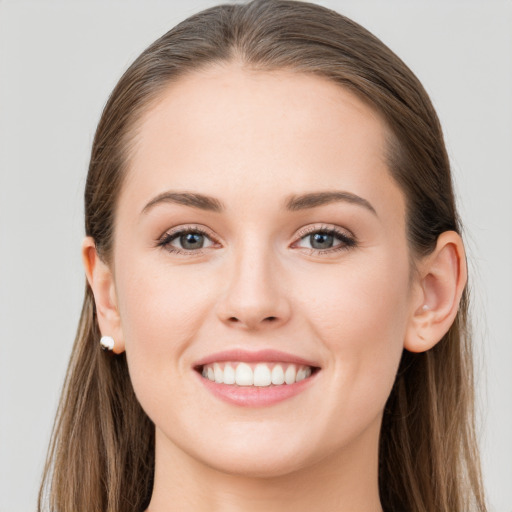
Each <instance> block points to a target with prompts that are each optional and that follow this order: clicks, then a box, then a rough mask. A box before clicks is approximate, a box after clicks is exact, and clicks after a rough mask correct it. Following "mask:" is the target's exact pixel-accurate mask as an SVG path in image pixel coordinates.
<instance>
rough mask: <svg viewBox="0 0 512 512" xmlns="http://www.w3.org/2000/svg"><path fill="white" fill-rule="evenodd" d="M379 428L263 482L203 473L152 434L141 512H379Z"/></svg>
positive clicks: (206, 469)
mask: <svg viewBox="0 0 512 512" xmlns="http://www.w3.org/2000/svg"><path fill="white" fill-rule="evenodd" d="M379 428H380V422H379V424H377V425H374V426H372V427H371V428H370V429H368V430H367V431H366V432H365V433H363V434H362V435H361V436H360V437H359V438H358V439H356V440H354V441H353V442H352V443H351V445H350V446H348V447H344V448H343V449H342V450H340V451H339V452H337V453H333V454H331V455H330V456H329V457H327V458H324V459H322V460H320V461H318V462H316V463H315V464H313V465H308V466H307V467H303V468H300V469H297V470H296V471H293V472H291V473H287V474H285V475H280V476H274V477H268V478H261V477H249V476H244V475H237V474H228V473H225V472H222V471H219V470H217V469H215V468H212V467H208V466H206V465H205V464H203V463H202V462H200V461H198V460H197V459H194V458H192V457H190V456H189V455H188V454H186V453H184V452H183V451H182V450H180V449H179V448H178V447H177V446H176V445H174V444H173V443H171V442H170V441H169V440H168V439H167V438H166V437H165V436H164V435H163V434H162V433H161V432H159V430H158V429H157V432H156V465H155V480H154V487H153V495H152V498H151V503H150V506H149V508H148V509H147V511H146V512H168V511H170V510H180V511H181V512H195V511H197V510H201V511H205V512H206V511H208V512H235V511H240V510H243V511H244V512H255V511H261V510H265V511H266V512H277V511H279V512H292V511H293V512H310V511H311V510H314V511H316V512H324V511H325V512H327V511H329V512H331V511H336V512H354V511H357V512H382V507H381V504H380V499H379V490H378V433H379ZM369 441H370V442H369Z"/></svg>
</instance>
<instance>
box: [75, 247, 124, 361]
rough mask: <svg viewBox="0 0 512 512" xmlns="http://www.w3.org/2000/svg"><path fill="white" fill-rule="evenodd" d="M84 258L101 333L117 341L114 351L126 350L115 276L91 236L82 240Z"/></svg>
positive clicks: (118, 352) (117, 352)
mask: <svg viewBox="0 0 512 512" xmlns="http://www.w3.org/2000/svg"><path fill="white" fill-rule="evenodd" d="M82 260H83V263H84V267H85V274H86V276H87V281H88V282H89V286H90V287H91V289H92V292H93V294H94V302H95V303H96V315H97V318H98V324H99V328H100V331H101V335H102V336H112V338H114V343H115V344H114V350H113V351H114V352H115V353H116V354H120V353H121V352H124V349H125V346H124V337H123V332H122V329H121V318H120V315H119V310H118V306H117V295H116V289H115V283H114V276H113V274H112V271H111V269H110V267H109V266H108V265H107V264H106V263H105V262H104V261H103V260H102V259H101V258H100V257H99V256H98V253H97V251H96V244H95V243H94V239H93V238H91V237H86V238H85V239H84V241H83V242H82ZM99 342H100V340H98V344H99Z"/></svg>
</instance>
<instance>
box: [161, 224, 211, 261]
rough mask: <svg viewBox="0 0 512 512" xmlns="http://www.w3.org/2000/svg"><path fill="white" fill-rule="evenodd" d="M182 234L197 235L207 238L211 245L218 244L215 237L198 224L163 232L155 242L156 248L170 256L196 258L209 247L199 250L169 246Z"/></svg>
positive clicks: (176, 227)
mask: <svg viewBox="0 0 512 512" xmlns="http://www.w3.org/2000/svg"><path fill="white" fill-rule="evenodd" d="M183 233H198V234H201V235H204V236H205V237H207V238H209V239H210V241H211V242H212V245H215V244H219V241H218V240H217V237H216V236H214V235H213V234H212V233H211V231H210V230H209V229H208V228H207V227H206V226H202V225H199V224H190V225H180V226H175V227H174V228H171V229H168V230H167V231H165V232H164V233H163V234H162V235H161V236H160V237H159V238H158V239H157V241H156V246H157V247H160V248H162V249H164V250H166V251H167V252H169V253H171V254H178V255H186V256H198V255H201V254H204V251H205V250H206V249H209V248H210V247H202V248H200V249H194V250H191V249H180V248H178V247H173V246H171V245H170V244H171V242H172V241H174V240H176V238H178V237H179V236H180V235H181V234H183Z"/></svg>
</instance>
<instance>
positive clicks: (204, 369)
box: [202, 366, 208, 379]
mask: <svg viewBox="0 0 512 512" xmlns="http://www.w3.org/2000/svg"><path fill="white" fill-rule="evenodd" d="M202 375H203V377H204V378H205V379H207V378H208V370H207V369H206V366H203V372H202Z"/></svg>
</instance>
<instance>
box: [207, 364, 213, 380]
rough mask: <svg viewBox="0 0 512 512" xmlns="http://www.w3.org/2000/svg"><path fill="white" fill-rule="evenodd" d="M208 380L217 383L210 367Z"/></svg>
mask: <svg viewBox="0 0 512 512" xmlns="http://www.w3.org/2000/svg"><path fill="white" fill-rule="evenodd" d="M208 380H213V381H215V374H214V373H213V368H212V367H211V366H208Z"/></svg>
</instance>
